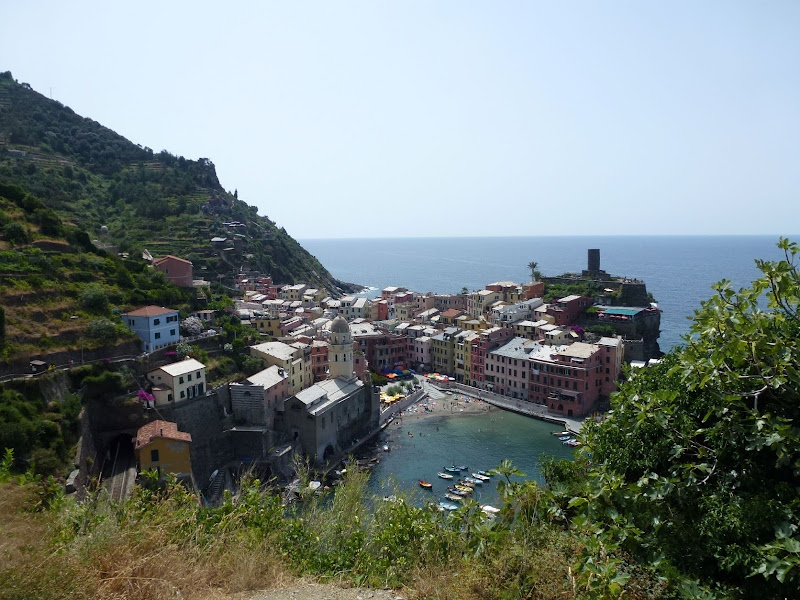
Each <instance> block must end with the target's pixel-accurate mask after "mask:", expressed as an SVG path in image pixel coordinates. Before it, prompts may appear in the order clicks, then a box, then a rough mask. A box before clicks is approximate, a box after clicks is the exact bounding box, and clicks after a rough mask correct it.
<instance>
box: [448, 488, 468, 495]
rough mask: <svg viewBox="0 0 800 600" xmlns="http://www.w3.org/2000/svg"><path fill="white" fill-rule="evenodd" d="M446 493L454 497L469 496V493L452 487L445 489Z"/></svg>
mask: <svg viewBox="0 0 800 600" xmlns="http://www.w3.org/2000/svg"><path fill="white" fill-rule="evenodd" d="M447 491H449V492H450V493H451V494H455V495H456V496H468V495H469V492H467V491H465V490H460V489H458V488H454V487H449V488H447Z"/></svg>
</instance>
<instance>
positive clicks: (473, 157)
mask: <svg viewBox="0 0 800 600" xmlns="http://www.w3.org/2000/svg"><path fill="white" fill-rule="evenodd" d="M0 22H1V23H2V28H1V30H2V35H0V70H10V71H11V72H12V73H13V74H14V77H15V78H16V79H17V80H19V81H24V82H28V83H30V84H31V85H32V86H33V88H34V89H36V90H37V91H39V92H41V93H43V94H45V95H50V93H51V88H52V97H53V98H54V99H57V100H59V101H61V102H62V103H64V104H66V105H68V106H70V107H71V108H72V109H73V110H74V111H75V112H77V113H78V114H81V115H83V116H87V117H90V118H92V119H94V120H96V121H98V122H100V123H102V124H104V125H106V126H108V127H110V128H111V129H114V130H115V131H117V132H118V133H120V134H122V135H124V136H125V137H127V138H128V139H130V140H131V141H133V142H135V143H140V144H142V145H143V146H149V147H151V148H153V149H154V150H155V151H159V150H162V149H166V150H168V151H170V152H172V153H173V154H179V155H183V156H186V157H187V158H193V159H194V158H199V157H207V158H210V159H211V160H212V161H213V162H214V163H215V165H216V167H217V173H218V175H219V178H220V181H221V183H222V185H223V187H225V188H226V189H228V190H231V191H233V190H234V189H238V192H239V198H240V199H243V200H245V201H247V202H248V203H250V204H255V205H256V206H258V207H259V209H260V212H261V214H266V215H268V216H269V217H270V218H272V219H273V220H275V221H276V222H277V223H278V225H282V226H284V227H286V229H287V231H288V232H289V233H290V234H291V235H293V236H294V237H296V238H301V239H302V238H313V237H377V236H381V235H390V236H393V237H400V236H464V235H539V234H551V235H562V234H563V235H567V234H629V233H641V234H717V233H719V234H726V233H729V234H747V233H752V234H762V233H764V234H780V233H797V232H798V231H800V226H798V225H799V224H800V198H798V190H800V2H797V1H796V0H788V1H783V2H782V1H769V2H758V1H756V0H749V1H746V2H736V1H732V0H724V1H719V2H714V1H709V0H703V1H702V2H696V1H684V2H649V1H636V2H622V1H618V0H614V1H610V2H606V1H597V2H581V1H572V2H553V1H546V2H534V1H525V2H508V1H501V2H486V1H482V2H466V1H461V0H459V1H452V2H437V1H433V0H427V1H420V2H414V1H408V0H403V1H402V2H400V1H397V2H384V1H376V2H332V1H328V2H292V1H285V0H284V1H282V2H230V3H228V2H218V1H217V2H201V1H192V2H173V1H169V2H163V1H162V2H126V3H122V2H97V3H89V2H80V1H76V2H63V0H62V1H59V2H51V1H47V2H42V1H37V2H23V1H21V0H18V1H17V0H5V1H3V2H2V3H1V4H0Z"/></svg>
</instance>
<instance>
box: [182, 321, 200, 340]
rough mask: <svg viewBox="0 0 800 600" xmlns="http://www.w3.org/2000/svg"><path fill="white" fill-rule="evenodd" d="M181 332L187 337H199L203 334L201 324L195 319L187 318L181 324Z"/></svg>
mask: <svg viewBox="0 0 800 600" xmlns="http://www.w3.org/2000/svg"><path fill="white" fill-rule="evenodd" d="M181 331H182V332H183V334H184V335H187V336H196V335H200V334H201V333H202V332H203V322H202V321H201V320H200V319H198V318H197V317H188V318H187V319H184V320H183V322H182V323H181Z"/></svg>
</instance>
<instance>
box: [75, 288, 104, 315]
mask: <svg viewBox="0 0 800 600" xmlns="http://www.w3.org/2000/svg"><path fill="white" fill-rule="evenodd" d="M81 305H82V306H83V308H85V309H86V310H88V311H90V312H93V313H95V314H101V315H102V314H105V313H107V312H108V307H109V302H108V295H107V294H106V291H105V290H104V289H103V286H101V285H100V284H97V283H93V284H91V285H87V286H86V287H85V288H84V289H83V291H82V292H81Z"/></svg>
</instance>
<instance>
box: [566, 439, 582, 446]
mask: <svg viewBox="0 0 800 600" xmlns="http://www.w3.org/2000/svg"><path fill="white" fill-rule="evenodd" d="M581 443H582V442H581V441H580V440H569V441H568V442H567V446H570V447H571V448H574V447H576V446H580V445H581Z"/></svg>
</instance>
